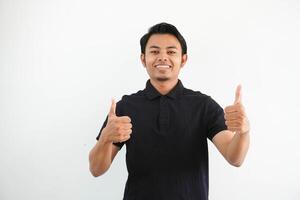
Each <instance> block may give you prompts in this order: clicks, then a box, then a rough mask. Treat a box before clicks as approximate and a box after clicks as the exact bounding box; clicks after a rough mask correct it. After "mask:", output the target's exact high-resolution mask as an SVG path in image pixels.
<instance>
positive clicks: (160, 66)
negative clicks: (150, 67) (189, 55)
mask: <svg viewBox="0 0 300 200" xmlns="http://www.w3.org/2000/svg"><path fill="white" fill-rule="evenodd" d="M155 68H157V69H170V68H171V66H170V65H155Z"/></svg>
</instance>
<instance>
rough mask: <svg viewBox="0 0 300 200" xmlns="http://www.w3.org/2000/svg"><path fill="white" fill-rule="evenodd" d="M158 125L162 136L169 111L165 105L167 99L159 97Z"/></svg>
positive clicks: (166, 126) (164, 132)
mask: <svg viewBox="0 0 300 200" xmlns="http://www.w3.org/2000/svg"><path fill="white" fill-rule="evenodd" d="M159 125H160V131H161V133H162V134H166V132H167V128H168V125H169V110H168V105H167V97H165V96H161V97H160V114H159Z"/></svg>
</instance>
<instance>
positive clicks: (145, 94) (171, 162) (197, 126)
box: [97, 80, 227, 200]
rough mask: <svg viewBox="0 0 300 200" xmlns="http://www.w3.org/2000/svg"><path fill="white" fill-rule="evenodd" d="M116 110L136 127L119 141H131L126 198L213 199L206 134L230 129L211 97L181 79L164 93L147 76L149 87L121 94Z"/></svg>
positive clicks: (147, 85) (207, 135) (119, 144)
mask: <svg viewBox="0 0 300 200" xmlns="http://www.w3.org/2000/svg"><path fill="white" fill-rule="evenodd" d="M116 113H117V116H129V117H130V118H131V123H132V126H133V127H132V134H131V138H130V139H129V140H127V141H126V142H125V143H115V145H117V146H119V147H120V148H122V146H123V145H124V144H126V165H127V170H128V179H127V182H126V187H125V191H124V198H123V199H124V200H207V199H208V148H207V138H208V139H210V140H212V138H213V137H214V136H215V135H216V134H217V133H218V132H220V131H222V130H225V129H227V127H226V125H225V120H224V112H223V109H222V108H221V107H220V106H219V105H218V104H217V103H216V102H215V101H214V100H213V99H212V98H211V97H210V96H207V95H205V94H202V93H201V92H198V91H193V90H190V89H187V88H184V87H183V85H182V83H181V81H180V80H178V82H177V84H176V86H175V87H174V88H173V89H172V90H171V91H170V92H169V93H168V94H166V95H161V94H160V93H159V92H158V91H157V90H156V89H155V88H154V87H153V86H152V84H151V83H150V80H148V81H147V83H146V88H145V89H144V90H141V91H138V92H137V93H134V94H131V95H124V96H123V97H122V99H121V100H120V101H119V102H118V103H117V107H116ZM106 123H107V118H106V120H105V122H104V124H103V126H102V128H101V130H100V133H101V131H102V129H103V128H104V127H105V126H106ZM100 133H99V135H98V137H97V139H99V137H100Z"/></svg>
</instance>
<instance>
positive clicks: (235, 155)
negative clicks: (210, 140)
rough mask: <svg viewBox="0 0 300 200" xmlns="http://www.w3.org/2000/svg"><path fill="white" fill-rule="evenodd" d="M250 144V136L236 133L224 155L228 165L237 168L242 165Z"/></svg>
mask: <svg viewBox="0 0 300 200" xmlns="http://www.w3.org/2000/svg"><path fill="white" fill-rule="evenodd" d="M249 144H250V134H249V132H248V133H244V134H239V133H236V134H235V135H234V137H233V138H232V140H231V142H230V144H229V146H228V149H227V153H226V157H227V160H228V162H229V163H230V164H232V165H234V166H236V167H239V166H241V165H242V163H243V161H244V159H245V157H246V154H247V151H248V148H249Z"/></svg>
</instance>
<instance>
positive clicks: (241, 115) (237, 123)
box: [224, 85, 250, 134]
mask: <svg viewBox="0 0 300 200" xmlns="http://www.w3.org/2000/svg"><path fill="white" fill-rule="evenodd" d="M241 89H242V88H241V85H238V87H237V89H236V92H235V101H234V104H233V105H231V106H227V107H226V108H225V109H224V112H225V115H224V118H225V124H226V126H227V129H228V130H230V131H232V132H236V133H240V134H243V133H248V132H249V130H250V125H249V121H248V118H247V115H246V112H245V108H244V106H243V104H242V95H241Z"/></svg>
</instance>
